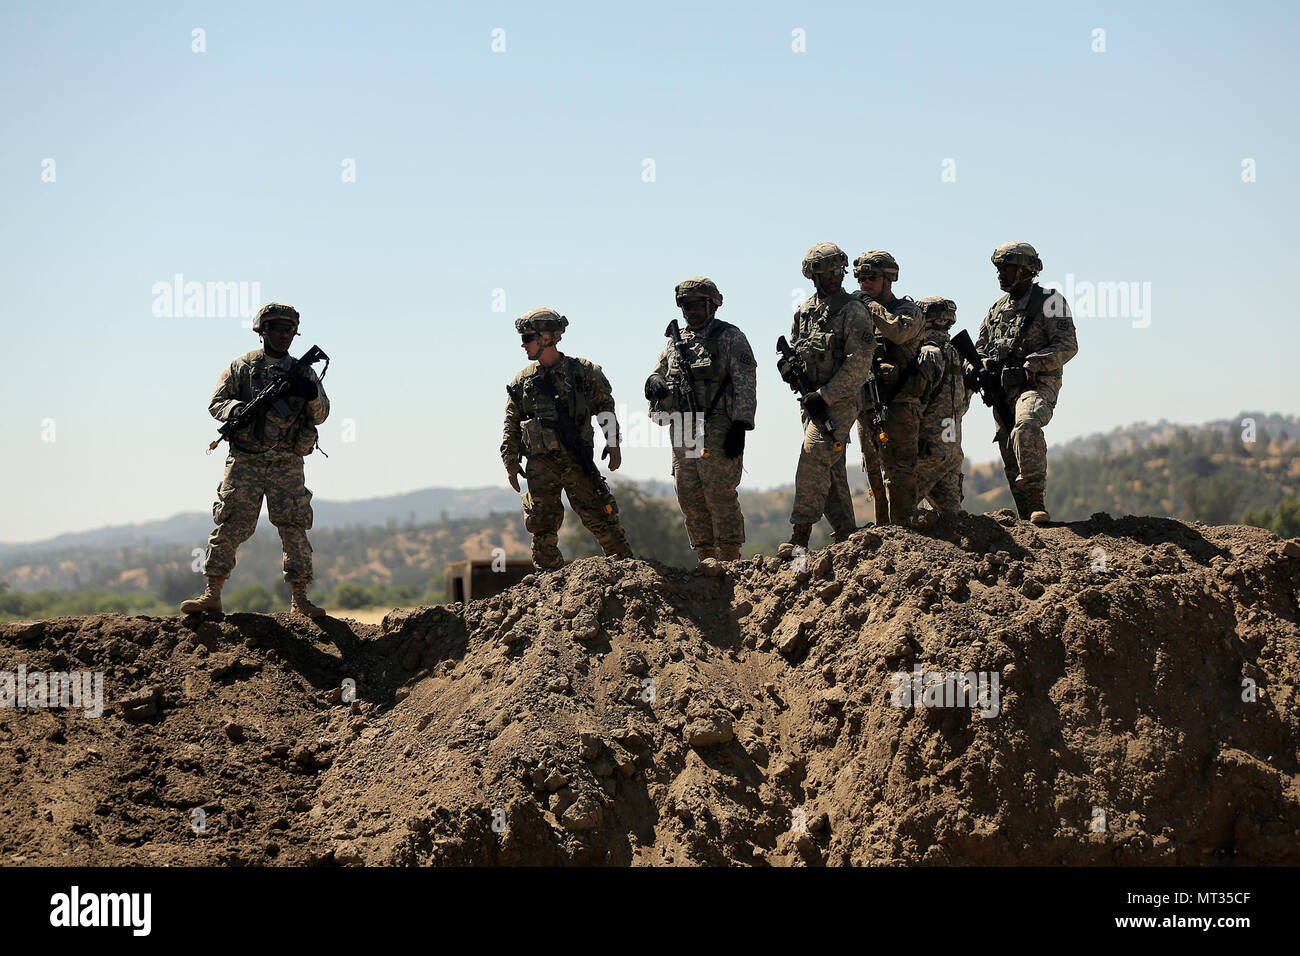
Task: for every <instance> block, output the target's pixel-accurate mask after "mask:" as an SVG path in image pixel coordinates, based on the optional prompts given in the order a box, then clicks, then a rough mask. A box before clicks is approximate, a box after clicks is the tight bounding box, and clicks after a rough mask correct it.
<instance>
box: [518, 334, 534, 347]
mask: <svg viewBox="0 0 1300 956" xmlns="http://www.w3.org/2000/svg"><path fill="white" fill-rule="evenodd" d="M519 337H520V338H521V339H523V341H524V344H525V345H527V344H528V343H529V342H536V341H537V333H536V332H524V333H523V334H521V335H520V336H519Z"/></svg>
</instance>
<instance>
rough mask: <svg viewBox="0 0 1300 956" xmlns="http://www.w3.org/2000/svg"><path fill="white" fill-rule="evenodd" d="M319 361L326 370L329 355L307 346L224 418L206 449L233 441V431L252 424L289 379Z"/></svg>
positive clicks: (315, 346) (281, 393)
mask: <svg viewBox="0 0 1300 956" xmlns="http://www.w3.org/2000/svg"><path fill="white" fill-rule="evenodd" d="M320 361H324V362H325V371H328V370H329V367H330V357H329V356H328V355H326V354H325V353H324V352H322V351H321V347H320V346H319V345H313V346H312V347H311V348H309V349H308V350H307V351H306V352H305V353H304V354H303V356H302V358H300V359H294V362H293V365H291V366H290V367H289V370H288V371H287V372H284V373H283V374H281V375H280V376H279V377H277V378H276V380H275V381H274V382H272V383H271V384H270V385H268V386H266V387H265V388H264V389H262V390H261V391H260V392H258V393H257V395H255V396H254V397H253V400H252V401H251V402H248V403H247V404H246V405H244V406H243V407H242V408H241V409H240V410H239V411H238V412H237V413H236V414H234V415H231V416H230V417H229V418H227V419H226V421H225V423H224V424H223V425H222V426H221V427H220V428H219V429H217V440H216V441H214V442H213V443H212V444H210V445H209V446H208V451H209V452H211V451H214V450H215V449H216V447H217V446H218V445H220V444H221V443H222V442H223V441H233V440H234V436H235V432H237V431H240V430H241V429H243V428H246V427H247V426H249V425H251V424H253V422H254V421H255V420H256V418H257V416H258V415H259V414H260V413H261V411H262V410H263V409H264V408H266V407H267V406H268V405H273V404H274V403H275V402H277V401H279V400H280V396H282V395H283V394H284V393H285V392H286V391H288V389H289V379H291V378H301V377H302V376H301V374H300V372H301V371H302V370H303V369H306V368H311V367H312V366H313V365H315V364H316V363H317V362H320ZM321 377H322V378H324V377H325V372H324V371H322V372H321ZM322 454H324V452H322Z"/></svg>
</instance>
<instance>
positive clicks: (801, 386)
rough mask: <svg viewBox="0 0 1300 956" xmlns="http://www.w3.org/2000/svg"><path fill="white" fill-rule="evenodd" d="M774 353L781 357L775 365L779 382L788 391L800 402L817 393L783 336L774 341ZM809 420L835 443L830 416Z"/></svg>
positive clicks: (806, 368)
mask: <svg viewBox="0 0 1300 956" xmlns="http://www.w3.org/2000/svg"><path fill="white" fill-rule="evenodd" d="M776 351H777V353H778V354H779V355H780V356H781V358H780V359H779V360H777V363H776V370H777V373H778V374H779V375H780V376H781V380H782V381H784V382H785V384H787V385H789V386H790V390H791V391H792V392H794V393H795V394H796V395H798V396H799V400H800V402H802V401H803V400H804V399H805V398H807V397H808V396H809V395H811V394H812V393H813V392H815V391H817V386H816V385H814V384H813V382H812V379H811V378H809V377H808V367H807V366H806V365H804V361H803V359H802V358H801V357H800V355H799V353H798V352H796V351H795V350H794V349H792V348H791V347H790V343H789V342H787V341H786V340H785V336H784V335H783V336H781V337H780V338H779V339H777V340H776ZM809 418H811V419H812V423H813V424H814V425H816V426H817V427H818V428H819V429H820V430H821V432H822V434H824V435H825V436H826V437H827V438H830V439H831V441H835V438H834V434H835V423H834V422H833V421H831V419H830V416H827V417H826V418H825V419H821V420H819V419H816V418H812V416H811V415H810V416H809Z"/></svg>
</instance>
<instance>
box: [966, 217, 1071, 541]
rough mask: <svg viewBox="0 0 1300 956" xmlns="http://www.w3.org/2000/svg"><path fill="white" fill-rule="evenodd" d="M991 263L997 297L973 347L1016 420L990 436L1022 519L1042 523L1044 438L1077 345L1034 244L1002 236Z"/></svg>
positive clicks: (1066, 307)
mask: <svg viewBox="0 0 1300 956" xmlns="http://www.w3.org/2000/svg"><path fill="white" fill-rule="evenodd" d="M992 261H993V267H994V268H995V269H996V270H997V274H998V286H999V287H1000V288H1001V289H1002V292H1003V296H1002V298H1000V299H998V300H997V301H996V302H994V303H993V306H992V308H990V309H989V311H988V314H987V315H986V316H985V317H984V321H983V322H982V323H981V324H980V332H979V338H978V340H977V341H976V343H975V349H976V351H977V352H979V355H980V358H981V359H982V361H983V363H984V371H985V372H986V373H989V374H993V375H997V376H998V377H999V379H1000V382H1001V386H1002V389H1003V391H1005V392H1006V396H1007V402H1008V404H1009V405H1010V407H1011V408H1012V409H1014V412H1015V423H1014V425H1013V427H1012V428H1011V430H1010V433H1006V432H1004V431H1003V429H1001V428H999V429H998V431H997V435H996V436H995V438H996V441H997V443H998V447H999V449H1000V450H1001V451H1002V461H1003V464H1004V465H1005V470H1006V475H1007V483H1008V484H1009V485H1010V486H1011V495H1012V497H1013V498H1014V499H1015V502H1016V508H1017V510H1018V511H1019V512H1020V517H1021V518H1027V519H1029V520H1030V521H1032V522H1033V523H1034V524H1039V525H1042V524H1047V523H1048V521H1050V520H1051V517H1050V515H1049V514H1048V512H1047V505H1046V502H1045V496H1046V491H1047V439H1046V438H1045V437H1044V436H1043V428H1044V427H1045V426H1046V425H1047V423H1048V422H1050V421H1051V420H1052V415H1053V413H1054V412H1055V410H1056V402H1057V398H1058V397H1059V396H1060V393H1061V378H1062V368H1063V367H1064V365H1065V363H1066V362H1068V361H1070V359H1072V358H1074V356H1075V355H1076V354H1077V353H1078V351H1079V341H1078V338H1077V336H1076V334H1075V329H1074V319H1073V318H1072V317H1071V315H1070V306H1069V304H1068V303H1067V302H1066V301H1065V297H1064V296H1063V295H1061V294H1060V293H1059V292H1056V291H1052V290H1048V289H1044V288H1042V287H1041V286H1040V285H1038V283H1037V282H1035V281H1034V279H1035V277H1036V276H1037V275H1038V274H1039V273H1040V272H1042V271H1043V261H1042V260H1041V259H1040V258H1039V257H1038V252H1037V250H1035V249H1034V247H1033V246H1031V245H1030V244H1029V243H1027V242H1004V243H1003V244H1002V245H1000V246H998V247H997V249H995V250H994V251H993V256H992Z"/></svg>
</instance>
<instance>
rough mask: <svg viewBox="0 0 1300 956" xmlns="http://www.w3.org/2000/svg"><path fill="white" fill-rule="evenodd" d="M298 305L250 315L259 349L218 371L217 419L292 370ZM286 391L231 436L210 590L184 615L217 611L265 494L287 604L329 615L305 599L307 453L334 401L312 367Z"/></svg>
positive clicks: (211, 542)
mask: <svg viewBox="0 0 1300 956" xmlns="http://www.w3.org/2000/svg"><path fill="white" fill-rule="evenodd" d="M298 322H299V316H298V310H297V309H295V308H294V307H293V306H291V305H286V304H285V303H283V302H268V303H267V304H266V305H264V306H262V308H260V309H258V311H257V315H256V316H254V317H253V331H254V332H256V333H257V334H258V335H260V336H261V337H262V348H260V349H254V350H253V351H252V352H248V353H246V354H244V355H241V356H239V358H237V359H235V360H234V361H233V362H231V363H230V367H229V368H226V369H224V370H223V371H222V373H221V378H220V379H219V380H218V382H217V387H216V389H215V390H214V391H213V393H212V399H211V401H210V402H209V403H208V411H209V412H210V413H211V415H212V417H213V418H215V419H216V420H217V421H219V422H225V421H228V420H229V419H230V418H232V417H233V416H235V415H236V414H238V412H239V411H240V409H241V407H242V406H243V405H245V404H247V403H248V402H251V401H252V400H253V398H254V397H255V396H257V395H258V393H260V392H261V391H262V390H263V389H265V388H266V387H267V386H269V385H271V384H273V383H274V382H275V381H276V379H277V378H283V377H285V376H286V374H287V373H289V372H290V370H291V369H292V368H293V357H292V356H291V355H290V354H289V347H290V346H291V345H292V344H293V340H294V337H295V336H297V334H298ZM288 381H289V387H288V392H287V394H286V395H285V396H283V397H282V398H279V399H277V400H276V402H275V403H274V404H272V405H270V406H269V407H268V408H267V409H266V410H265V411H263V412H261V413H260V414H259V415H257V416H256V418H255V420H254V421H253V422H252V423H251V424H249V425H248V426H246V427H244V428H241V429H240V430H238V431H236V432H235V433H234V435H233V436H232V438H231V440H230V452H229V454H228V455H227V456H226V469H225V473H224V475H223V476H222V479H221V484H220V485H218V486H217V501H216V504H214V505H213V506H212V516H213V518H214V519H215V524H216V527H215V528H214V529H213V531H212V534H211V536H210V537H209V538H208V549H207V553H206V554H205V555H204V559H203V573H204V575H205V576H206V578H207V582H208V584H207V588H206V589H205V590H204V592H203V594H202V595H200V596H199V597H197V598H193V599H192V600H189V601H186V602H184V603H183V604H182V605H181V613H183V614H209V615H219V614H221V613H222V609H221V589H222V587H223V585H224V584H225V582H226V579H227V578H228V577H229V576H230V573H231V572H232V571H233V570H234V568H235V552H236V550H237V549H238V548H239V546H240V545H241V544H242V543H243V542H244V541H246V540H248V538H249V537H251V536H252V534H253V532H254V530H256V528H257V518H258V515H259V514H260V513H261V511H262V499H263V498H265V499H266V510H267V513H268V514H269V515H270V518H271V523H272V524H274V525H275V527H276V530H277V531H279V532H280V543H281V545H282V546H283V549H284V579H285V581H286V582H287V583H288V585H289V591H290V593H291V594H292V604H291V606H290V610H291V611H292V612H293V613H295V614H301V615H303V616H305V617H312V618H320V617H324V616H325V611H324V610H323V609H322V608H319V607H317V606H316V605H314V604H312V603H311V601H309V600H308V599H307V586H308V585H309V584H311V579H312V556H311V544H310V543H308V541H307V530H308V529H309V528H310V527H311V523H312V510H311V491H310V490H309V489H308V488H307V485H306V482H305V479H304V472H303V458H304V457H305V456H306V455H310V454H311V453H312V451H313V450H314V449H315V447H316V439H317V432H316V426H317V425H319V424H320V423H321V422H323V421H325V418H326V416H328V415H329V410H330V404H329V399H328V398H327V397H326V396H325V388H324V386H323V385H322V384H321V381H320V378H319V377H318V376H317V375H316V373H315V372H314V371H313V370H312V369H311V367H310V366H305V367H302V368H300V369H299V370H298V371H297V372H295V373H294V374H290V375H288Z"/></svg>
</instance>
